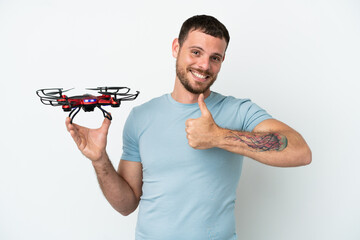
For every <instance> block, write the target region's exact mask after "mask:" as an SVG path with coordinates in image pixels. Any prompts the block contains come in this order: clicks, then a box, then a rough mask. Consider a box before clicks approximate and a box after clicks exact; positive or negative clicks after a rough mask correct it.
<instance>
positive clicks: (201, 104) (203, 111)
mask: <svg viewBox="0 0 360 240" xmlns="http://www.w3.org/2000/svg"><path fill="white" fill-rule="evenodd" d="M204 100H205V97H204V94H203V93H201V94H200V95H199V98H198V104H199V108H200V111H201V115H202V116H209V115H211V113H210V111H209V109H208V108H207V106H206V103H205V101H204Z"/></svg>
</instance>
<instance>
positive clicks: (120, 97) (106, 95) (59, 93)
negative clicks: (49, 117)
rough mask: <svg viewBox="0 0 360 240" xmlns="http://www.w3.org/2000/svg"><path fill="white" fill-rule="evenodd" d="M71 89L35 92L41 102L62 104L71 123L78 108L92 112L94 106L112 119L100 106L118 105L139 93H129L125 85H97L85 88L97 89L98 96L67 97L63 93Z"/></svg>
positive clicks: (46, 89) (51, 89) (48, 89)
mask: <svg viewBox="0 0 360 240" xmlns="http://www.w3.org/2000/svg"><path fill="white" fill-rule="evenodd" d="M72 89H73V88H71V89H68V90H63V89H62V88H44V89H39V90H37V91H36V94H37V95H38V96H39V97H40V101H41V102H42V103H43V104H45V105H51V106H62V109H63V110H64V112H70V113H69V117H70V119H71V121H70V123H72V122H73V120H74V118H75V116H76V114H78V113H79V111H80V109H83V110H84V111H85V112H92V111H94V109H95V108H99V109H100V110H101V111H102V113H103V115H104V117H105V118H107V119H109V120H112V117H111V114H110V113H109V112H107V111H106V110H105V109H103V108H102V106H109V105H110V106H111V107H120V104H121V102H122V101H132V100H135V99H136V98H137V96H138V95H139V93H140V92H139V91H136V93H129V92H130V88H127V87H97V88H87V90H93V91H98V93H99V94H101V95H98V96H95V95H91V94H84V95H78V96H71V97H68V96H66V95H64V93H65V92H68V91H70V90H72Z"/></svg>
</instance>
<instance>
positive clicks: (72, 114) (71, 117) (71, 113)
mask: <svg viewBox="0 0 360 240" xmlns="http://www.w3.org/2000/svg"><path fill="white" fill-rule="evenodd" d="M74 112H75V113H74ZM79 112H80V107H77V108H74V109H73V110H71V112H70V114H69V118H70V119H71V120H70V123H71V124H72V123H73V119H74V117H75V116H76V114H78V113H79Z"/></svg>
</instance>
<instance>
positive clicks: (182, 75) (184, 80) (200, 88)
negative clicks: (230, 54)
mask: <svg viewBox="0 0 360 240" xmlns="http://www.w3.org/2000/svg"><path fill="white" fill-rule="evenodd" d="M191 69H194V68H191V67H187V68H186V70H183V69H181V67H180V66H179V64H178V61H177V60H176V76H177V77H178V79H179V80H180V82H181V84H182V85H183V86H184V88H185V89H186V90H187V91H189V92H191V93H193V94H200V93H204V92H206V91H207V90H208V89H209V88H210V87H211V85H213V83H214V82H215V80H216V78H217V75H213V74H212V73H210V72H209V71H202V70H200V69H194V70H196V72H198V73H200V74H202V75H205V76H207V81H206V82H194V85H195V86H192V85H191V84H190V81H189V79H188V77H187V76H186V74H187V72H190V70H191Z"/></svg>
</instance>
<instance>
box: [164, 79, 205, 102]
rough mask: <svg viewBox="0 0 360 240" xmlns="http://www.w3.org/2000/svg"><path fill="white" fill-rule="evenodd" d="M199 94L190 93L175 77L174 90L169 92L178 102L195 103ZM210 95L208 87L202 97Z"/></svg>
mask: <svg viewBox="0 0 360 240" xmlns="http://www.w3.org/2000/svg"><path fill="white" fill-rule="evenodd" d="M199 95H200V94H195V93H191V92H189V91H188V90H186V88H185V87H184V86H183V85H182V84H181V82H180V80H179V79H178V78H176V80H175V86H174V90H173V92H172V93H171V97H172V98H173V99H174V100H175V101H177V102H179V103H184V104H192V103H197V102H198V98H199ZM209 95H210V89H208V90H206V91H205V92H204V97H205V98H207V97H208V96H209Z"/></svg>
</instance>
